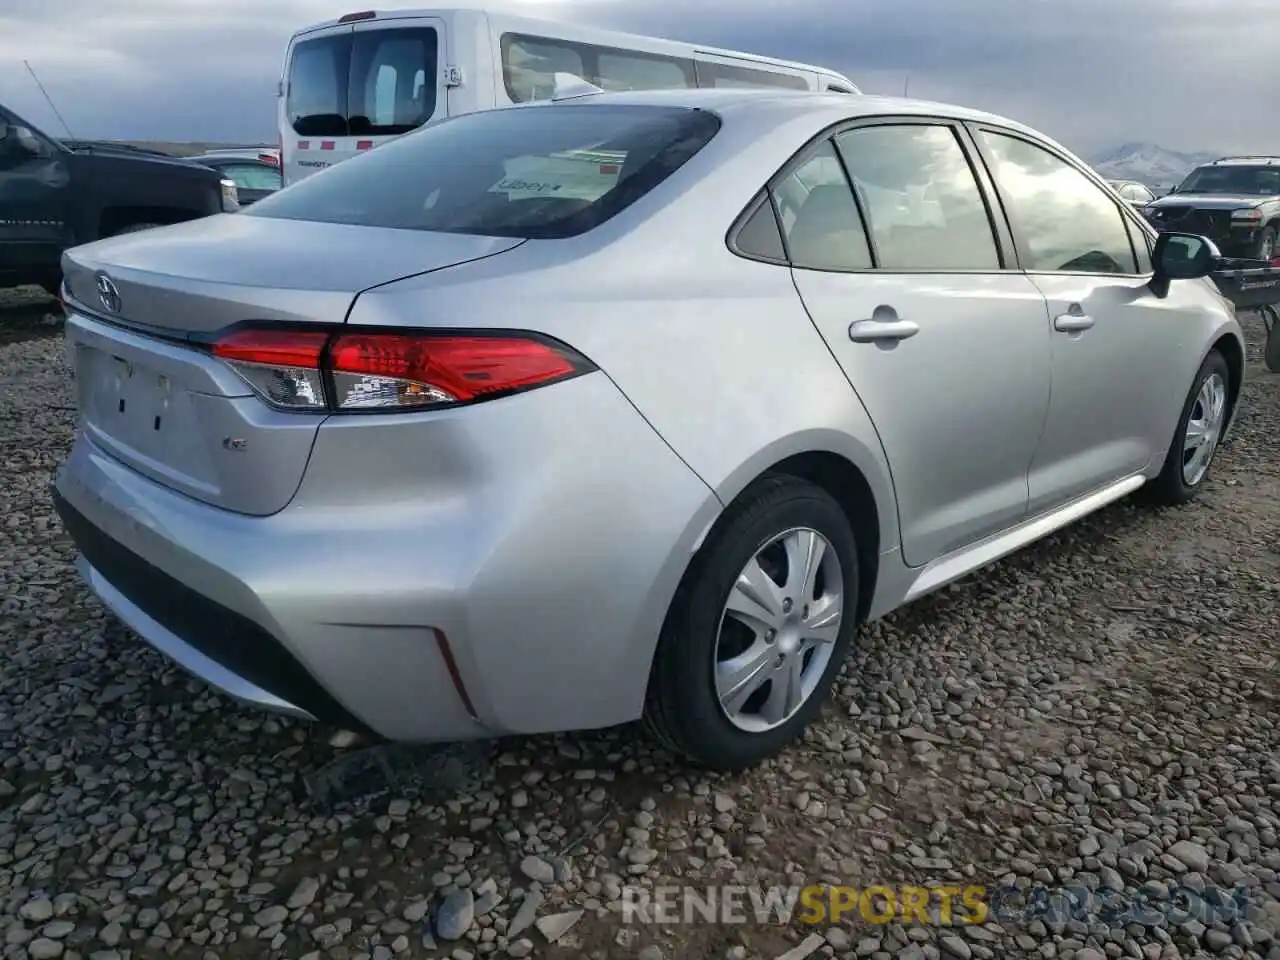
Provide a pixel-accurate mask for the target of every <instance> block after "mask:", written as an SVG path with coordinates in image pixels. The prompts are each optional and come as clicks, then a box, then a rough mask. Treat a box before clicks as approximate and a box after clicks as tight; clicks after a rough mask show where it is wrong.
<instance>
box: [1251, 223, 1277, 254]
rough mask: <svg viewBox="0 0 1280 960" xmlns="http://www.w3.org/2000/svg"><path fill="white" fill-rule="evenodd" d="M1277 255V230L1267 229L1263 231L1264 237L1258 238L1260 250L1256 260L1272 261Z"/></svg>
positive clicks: (1273, 228)
mask: <svg viewBox="0 0 1280 960" xmlns="http://www.w3.org/2000/svg"><path fill="white" fill-rule="evenodd" d="M1275 255H1276V228H1275V227H1267V229H1265V230H1263V231H1262V236H1260V237H1258V249H1257V254H1256V256H1255V258H1254V259H1256V260H1268V261H1269V260H1270V259H1271V258H1272V257H1274V256H1275Z"/></svg>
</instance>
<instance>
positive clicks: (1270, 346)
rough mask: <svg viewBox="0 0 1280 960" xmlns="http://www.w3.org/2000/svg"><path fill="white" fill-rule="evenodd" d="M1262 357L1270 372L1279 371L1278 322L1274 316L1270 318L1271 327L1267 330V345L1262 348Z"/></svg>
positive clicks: (1279, 323) (1279, 336)
mask: <svg viewBox="0 0 1280 960" xmlns="http://www.w3.org/2000/svg"><path fill="white" fill-rule="evenodd" d="M1262 359H1263V361H1264V362H1265V363H1266V365H1267V369H1268V370H1270V371H1271V372H1272V373H1280V322H1277V321H1276V319H1275V317H1274V316H1273V317H1272V320H1271V329H1270V330H1269V331H1267V345H1266V347H1264V348H1263V354H1262Z"/></svg>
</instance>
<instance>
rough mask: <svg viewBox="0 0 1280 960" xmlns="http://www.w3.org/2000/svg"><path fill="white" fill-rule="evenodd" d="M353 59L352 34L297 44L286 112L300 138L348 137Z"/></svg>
mask: <svg viewBox="0 0 1280 960" xmlns="http://www.w3.org/2000/svg"><path fill="white" fill-rule="evenodd" d="M350 59H351V35H350V34H349V33H346V34H341V35H338V36H328V37H316V38H315V39H313V40H303V41H302V42H301V43H298V44H295V46H294V48H293V58H292V60H291V61H290V64H289V89H288V97H287V100H286V106H285V112H286V113H287V115H288V117H289V123H290V125H291V126H292V127H293V130H294V132H295V133H297V134H298V135H299V136H303V137H342V136H346V133H347V67H348V65H349V63H350Z"/></svg>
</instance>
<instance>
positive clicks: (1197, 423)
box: [1149, 350, 1231, 505]
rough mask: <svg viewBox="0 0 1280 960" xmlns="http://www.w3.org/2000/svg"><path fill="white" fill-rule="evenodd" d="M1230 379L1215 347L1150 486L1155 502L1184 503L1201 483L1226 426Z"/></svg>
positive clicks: (1193, 494)
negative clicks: (1158, 473)
mask: <svg viewBox="0 0 1280 960" xmlns="http://www.w3.org/2000/svg"><path fill="white" fill-rule="evenodd" d="M1230 382H1231V373H1230V371H1229V370H1228V368H1227V361H1226V359H1225V358H1224V357H1223V356H1222V354H1221V353H1219V352H1218V351H1216V350H1214V351H1213V352H1212V353H1210V354H1209V356H1207V357H1205V360H1204V363H1203V364H1201V365H1200V370H1199V372H1198V373H1197V374H1196V377H1195V380H1193V381H1192V384H1191V390H1190V392H1189V393H1188V394H1187V399H1186V401H1185V402H1184V403H1183V406H1182V416H1181V417H1179V418H1178V429H1177V430H1176V431H1175V433H1174V437H1173V442H1172V443H1171V444H1170V445H1169V450H1168V453H1167V454H1166V456H1165V461H1164V468H1163V469H1162V470H1161V471H1160V475H1159V476H1158V477H1156V478H1155V480H1153V481H1152V482H1151V484H1150V485H1149V486H1150V489H1149V493H1150V495H1151V497H1152V499H1154V500H1155V501H1156V502H1157V503H1162V504H1168V505H1173V504H1179V503H1185V502H1186V501H1188V500H1190V499H1191V498H1192V497H1194V496H1195V495H1196V493H1197V492H1198V491H1199V490H1200V488H1201V487H1202V486H1203V485H1204V481H1205V478H1206V477H1208V476H1209V468H1210V467H1211V466H1212V465H1213V458H1214V455H1215V454H1216V453H1217V452H1218V441H1220V440H1221V439H1222V432H1223V429H1224V428H1225V427H1226V423H1227V402H1228V401H1227V397H1228V392H1227V391H1228V385H1229V384H1230Z"/></svg>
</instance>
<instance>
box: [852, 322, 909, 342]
mask: <svg viewBox="0 0 1280 960" xmlns="http://www.w3.org/2000/svg"><path fill="white" fill-rule="evenodd" d="M919 332H920V325H919V324H918V323H915V322H914V321H912V320H858V321H857V322H855V323H851V324H849V339H850V340H852V341H853V342H854V343H875V342H876V341H878V340H906V339H907V338H908V337H914V336H915V335H916V334H917V333H919Z"/></svg>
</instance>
